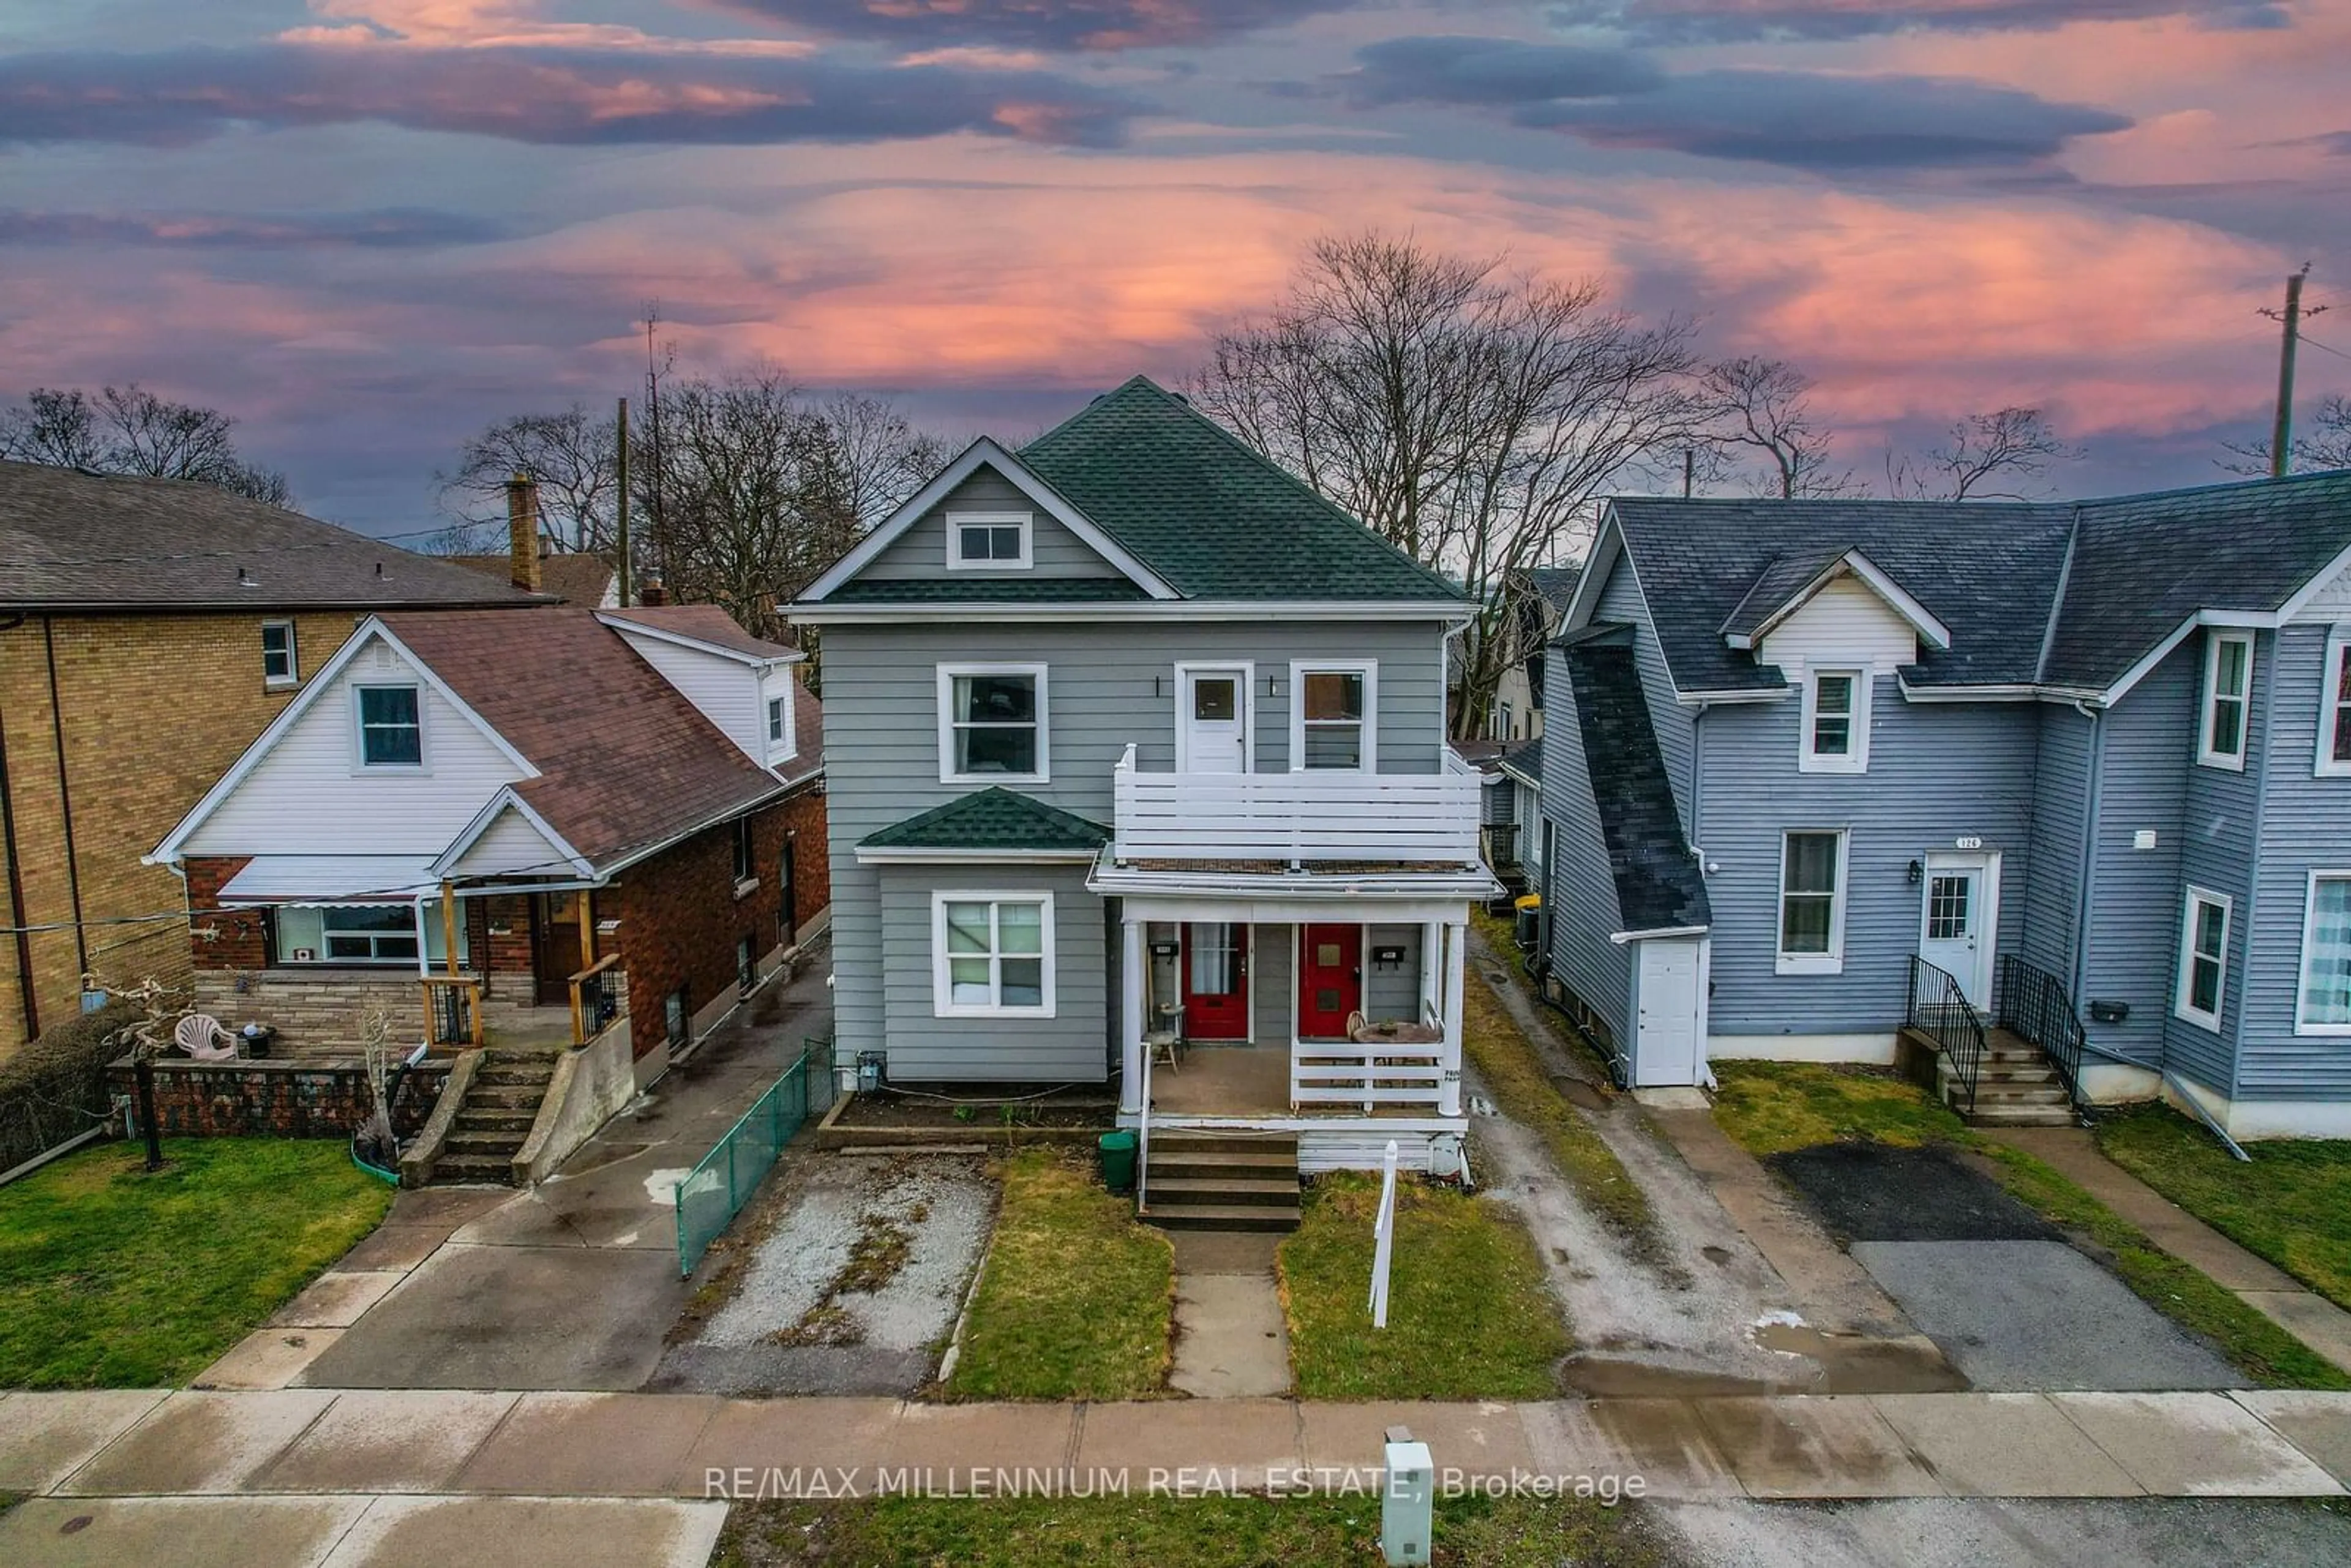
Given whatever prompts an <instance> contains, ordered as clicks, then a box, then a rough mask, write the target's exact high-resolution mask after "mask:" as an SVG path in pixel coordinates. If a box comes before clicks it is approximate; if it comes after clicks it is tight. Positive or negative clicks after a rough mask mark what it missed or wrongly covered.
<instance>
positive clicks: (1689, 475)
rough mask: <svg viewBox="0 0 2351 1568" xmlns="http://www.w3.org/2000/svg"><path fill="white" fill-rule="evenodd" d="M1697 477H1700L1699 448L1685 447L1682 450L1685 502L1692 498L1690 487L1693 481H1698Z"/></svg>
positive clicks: (1683, 497)
mask: <svg viewBox="0 0 2351 1568" xmlns="http://www.w3.org/2000/svg"><path fill="white" fill-rule="evenodd" d="M1697 477H1698V448H1697V447H1695V446H1685V447H1683V448H1682V499H1683V500H1685V501H1687V500H1688V499H1689V498H1690V487H1691V485H1692V482H1693V481H1695V480H1696V479H1697Z"/></svg>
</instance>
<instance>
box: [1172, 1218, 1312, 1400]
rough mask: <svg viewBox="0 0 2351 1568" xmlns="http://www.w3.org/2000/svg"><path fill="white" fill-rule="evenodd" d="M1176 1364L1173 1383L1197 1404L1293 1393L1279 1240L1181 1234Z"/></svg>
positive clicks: (1177, 1239)
mask: <svg viewBox="0 0 2351 1568" xmlns="http://www.w3.org/2000/svg"><path fill="white" fill-rule="evenodd" d="M1169 1239H1170V1240H1172V1241H1173V1242H1174V1243H1175V1366H1174V1367H1173V1369H1172V1370H1171V1371H1170V1373H1169V1375H1168V1379H1167V1381H1168V1384H1169V1385H1170V1386H1172V1387H1173V1388H1175V1390H1176V1392H1178V1393H1180V1394H1188V1395H1190V1396H1193V1397H1194V1398H1196V1399H1247V1398H1252V1397H1259V1396H1274V1397H1279V1396H1281V1395H1284V1394H1287V1393H1289V1392H1290V1322H1289V1320H1288V1318H1287V1317H1285V1316H1284V1314H1283V1312H1282V1310H1281V1289H1280V1284H1279V1283H1278V1282H1277V1281H1276V1279H1275V1276H1274V1260H1273V1253H1274V1247H1275V1244H1276V1243H1277V1242H1279V1241H1280V1237H1278V1236H1271V1235H1266V1234H1263V1233H1259V1232H1248V1231H1219V1230H1178V1231H1175V1233H1174V1234H1173V1235H1172V1236H1170V1238H1169Z"/></svg>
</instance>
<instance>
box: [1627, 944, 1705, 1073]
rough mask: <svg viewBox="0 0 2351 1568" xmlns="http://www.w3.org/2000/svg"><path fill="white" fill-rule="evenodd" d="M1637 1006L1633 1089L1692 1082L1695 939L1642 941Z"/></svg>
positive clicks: (1696, 1036) (1696, 1039)
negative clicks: (1639, 1007) (1638, 1011)
mask: <svg viewBox="0 0 2351 1568" xmlns="http://www.w3.org/2000/svg"><path fill="white" fill-rule="evenodd" d="M1639 946H1640V950H1641V1012H1640V1017H1639V1019H1638V1020H1637V1028H1636V1031H1635V1043H1634V1051H1633V1085H1634V1087H1635V1088H1636V1089H1650V1088H1657V1087H1662V1086H1665V1085H1669V1084H1672V1085H1679V1084H1690V1083H1696V1082H1698V1081H1699V1076H1700V1075H1699V1071H1698V1064H1699V1055H1700V1051H1701V1049H1702V1042H1701V1030H1700V1029H1699V1026H1698V1017H1699V1013H1698V999H1699V998H1698V944H1697V943H1696V942H1690V941H1681V940H1675V939H1657V940H1653V941H1648V942H1644V943H1641V944H1640V945H1639Z"/></svg>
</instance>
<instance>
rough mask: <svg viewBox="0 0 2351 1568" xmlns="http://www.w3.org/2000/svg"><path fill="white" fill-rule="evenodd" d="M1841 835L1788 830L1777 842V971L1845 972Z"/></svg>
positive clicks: (1788, 973) (1781, 972) (1805, 973)
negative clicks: (1778, 907)
mask: <svg viewBox="0 0 2351 1568" xmlns="http://www.w3.org/2000/svg"><path fill="white" fill-rule="evenodd" d="M1844 882H1845V835H1844V833H1843V832H1842V831H1836V832H1819V831H1803V832H1792V833H1789V834H1787V835H1785V836H1784V837H1783V838H1782V841H1781V846H1780V951H1779V957H1778V960H1777V962H1776V963H1775V964H1774V966H1773V967H1774V968H1775V969H1776V970H1777V971H1778V972H1779V973H1780V974H1782V975H1835V974H1841V973H1843V972H1844Z"/></svg>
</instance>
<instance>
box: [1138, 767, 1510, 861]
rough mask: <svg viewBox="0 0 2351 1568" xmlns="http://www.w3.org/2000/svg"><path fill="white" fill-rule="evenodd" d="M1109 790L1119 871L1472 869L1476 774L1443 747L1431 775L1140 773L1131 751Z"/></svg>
mask: <svg viewBox="0 0 2351 1568" xmlns="http://www.w3.org/2000/svg"><path fill="white" fill-rule="evenodd" d="M1113 783H1114V787H1115V796H1116V803H1117V818H1116V823H1115V830H1116V837H1115V841H1114V844H1113V853H1115V854H1116V856H1117V857H1118V859H1119V860H1121V861H1123V862H1131V861H1138V860H1171V861H1280V862H1292V863H1301V864H1302V863H1307V862H1327V861H1364V862H1416V863H1426V864H1441V865H1461V866H1467V865H1475V864H1477V863H1478V775H1477V772H1476V771H1475V770H1474V769H1473V768H1470V767H1469V765H1468V763H1466V762H1464V761H1462V760H1461V758H1458V757H1457V756H1455V755H1454V754H1453V751H1452V750H1451V748H1450V747H1448V748H1447V750H1446V752H1445V766H1444V770H1443V771H1441V772H1437V773H1335V772H1311V773H1145V772H1144V771H1142V770H1141V769H1140V768H1137V767H1136V766H1135V760H1134V747H1132V746H1130V747H1127V748H1126V753H1125V755H1124V756H1123V757H1122V758H1119V762H1118V767H1117V768H1116V770H1115V772H1114V774H1113Z"/></svg>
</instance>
